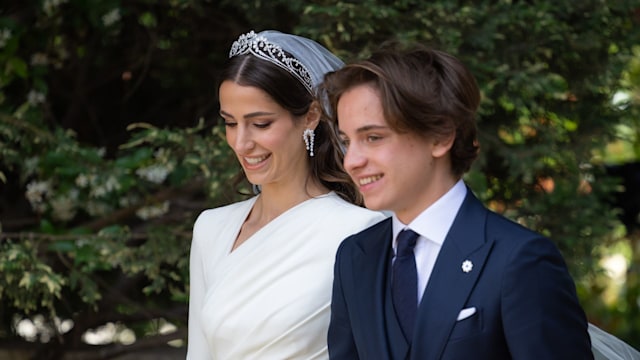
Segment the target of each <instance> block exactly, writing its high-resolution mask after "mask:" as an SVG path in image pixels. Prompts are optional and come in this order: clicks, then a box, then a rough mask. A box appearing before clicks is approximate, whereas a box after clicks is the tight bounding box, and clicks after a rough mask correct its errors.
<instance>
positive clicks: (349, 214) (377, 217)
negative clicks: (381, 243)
mask: <svg viewBox="0 0 640 360" xmlns="http://www.w3.org/2000/svg"><path fill="white" fill-rule="evenodd" d="M324 206H325V209H324V210H325V211H326V212H325V214H327V215H331V216H332V217H337V218H341V219H349V220H352V221H354V220H357V219H361V220H363V221H366V222H369V223H371V222H373V223H376V222H378V221H381V220H384V219H386V218H387V215H386V214H384V213H382V212H380V211H373V210H369V209H367V208H365V207H362V206H358V205H355V204H352V203H350V202H348V201H346V200H344V199H343V198H341V197H340V196H339V195H337V194H336V193H334V192H331V193H329V194H327V196H326V201H325V203H324Z"/></svg>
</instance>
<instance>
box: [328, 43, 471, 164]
mask: <svg viewBox="0 0 640 360" xmlns="http://www.w3.org/2000/svg"><path fill="white" fill-rule="evenodd" d="M362 84H370V85H372V86H373V87H374V88H375V89H376V90H377V91H378V93H379V95H380V98H381V102H382V108H383V112H384V117H385V120H386V121H387V123H388V124H389V126H390V127H391V128H392V129H393V130H394V131H397V132H400V133H402V132H411V133H415V134H418V135H420V136H423V137H434V136H435V137H436V138H438V137H446V136H448V135H450V134H451V133H452V132H455V140H454V143H453V146H452V148H451V151H450V154H451V168H452V171H453V173H454V174H455V175H456V176H458V177H461V176H462V175H463V174H464V173H465V172H467V171H468V170H469V169H470V167H471V164H472V163H473V161H474V160H475V159H476V157H477V156H478V150H479V146H478V141H477V133H478V130H477V126H476V119H475V118H476V112H477V110H478V106H479V104H480V90H479V89H478V85H477V83H476V80H475V77H474V76H473V75H472V74H471V72H470V71H469V69H468V68H467V67H466V66H465V65H464V64H463V63H462V62H461V61H460V60H458V59H457V58H456V57H454V56H452V55H450V54H447V53H445V52H442V51H439V50H435V49H430V48H427V47H424V46H421V45H415V46H413V47H411V48H404V47H402V46H401V45H400V44H399V43H388V44H386V45H385V46H384V47H382V48H381V49H380V50H378V51H377V52H374V53H373V54H372V55H371V57H369V58H368V59H366V60H362V61H358V62H354V63H352V64H348V65H346V66H345V67H343V68H341V69H339V70H336V71H334V72H332V73H329V74H327V75H325V79H324V83H323V85H322V87H323V91H326V92H327V94H328V96H329V102H330V104H331V108H332V109H333V114H335V115H334V116H332V118H333V119H332V120H333V122H334V123H335V124H337V122H338V120H339V119H338V118H337V114H336V109H337V105H338V101H339V100H340V97H341V96H342V94H344V93H345V92H346V91H347V90H349V89H351V88H353V87H355V86H358V85H362Z"/></svg>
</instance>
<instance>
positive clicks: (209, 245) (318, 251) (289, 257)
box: [187, 192, 384, 360]
mask: <svg viewBox="0 0 640 360" xmlns="http://www.w3.org/2000/svg"><path fill="white" fill-rule="evenodd" d="M256 198H257V197H253V198H251V199H249V200H246V201H243V202H239V203H235V204H232V205H228V206H225V207H221V208H216V209H211V210H206V211H204V212H203V213H202V214H201V215H200V216H199V217H198V219H197V220H196V223H195V225H194V229H193V240H192V245H191V258H190V261H191V263H190V272H191V273H190V278H191V280H190V300H189V338H188V353H187V359H192V360H202V359H222V360H228V359H243V360H244V359H327V358H328V353H327V329H328V326H329V317H330V301H331V288H332V282H333V264H334V260H335V253H336V250H337V248H338V245H339V244H340V242H341V241H342V240H343V239H344V238H346V237H347V236H349V235H351V234H353V233H356V232H359V231H360V230H363V229H364V228H366V227H368V226H370V225H373V224H375V223H377V222H379V221H381V220H383V219H384V216H383V215H382V214H381V213H378V212H373V211H370V210H366V209H364V208H360V207H356V206H353V205H350V204H349V203H347V202H346V201H344V200H342V199H341V198H340V197H339V196H338V195H336V194H335V193H333V192H331V193H329V194H327V195H323V196H320V197H317V198H313V199H310V200H307V201H305V202H303V203H301V204H299V205H297V206H295V207H294V208H292V209H289V210H288V211H287V212H285V213H284V214H282V215H280V216H279V217H277V218H276V219H274V220H272V221H271V222H270V223H269V224H267V225H266V226H264V227H263V228H262V229H260V230H259V231H258V232H256V233H255V234H254V235H253V236H251V237H250V238H249V239H247V240H246V241H245V242H244V243H243V244H242V245H240V246H239V247H238V248H236V249H235V250H234V251H231V248H232V246H233V243H234V241H235V239H236V237H237V235H238V232H239V231H240V227H241V226H242V224H243V222H244V221H245V219H246V218H247V216H248V214H249V212H250V211H251V208H252V207H253V204H254V203H255V201H256Z"/></svg>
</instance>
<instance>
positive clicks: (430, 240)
mask: <svg viewBox="0 0 640 360" xmlns="http://www.w3.org/2000/svg"><path fill="white" fill-rule="evenodd" d="M466 195H467V187H466V185H465V184H464V181H462V180H459V181H458V182H457V183H456V184H455V185H454V186H453V187H452V188H451V189H450V190H449V191H448V192H447V193H446V194H444V195H443V196H442V197H441V198H440V199H438V200H437V201H436V202H435V203H433V204H432V205H431V206H429V207H428V208H426V209H425V210H424V211H423V212H421V213H420V215H418V216H417V217H416V218H415V219H414V220H413V221H411V223H410V224H403V223H402V222H401V221H400V220H399V219H398V218H397V217H396V216H395V214H394V215H393V244H392V246H393V252H394V254H395V252H396V248H397V237H398V234H399V233H400V231H402V230H404V229H406V228H409V229H411V230H413V231H415V232H417V233H418V234H419V235H420V237H418V240H417V241H416V246H415V248H414V249H413V252H414V256H415V257H416V267H417V271H418V304H419V303H420V300H421V299H422V294H423V293H424V289H425V288H426V287H427V283H428V282H429V277H430V276H431V271H432V270H433V266H434V265H435V263H436V259H437V258H438V254H439V253H440V248H442V244H443V243H444V239H445V238H446V237H447V234H448V233H449V229H450V228H451V225H452V224H453V220H454V219H455V217H456V215H457V214H458V210H460V207H461V206H462V202H463V201H464V198H465V196H466Z"/></svg>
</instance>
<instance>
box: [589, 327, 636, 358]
mask: <svg viewBox="0 0 640 360" xmlns="http://www.w3.org/2000/svg"><path fill="white" fill-rule="evenodd" d="M589 336H591V349H592V350H593V357H594V359H595V360H640V352H638V350H636V349H634V348H633V347H631V346H630V345H629V344H627V343H625V342H624V341H622V340H620V339H618V338H617V337H615V336H613V335H611V334H609V333H608V332H606V331H604V330H602V329H600V328H599V327H597V326H595V325H593V324H589Z"/></svg>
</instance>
